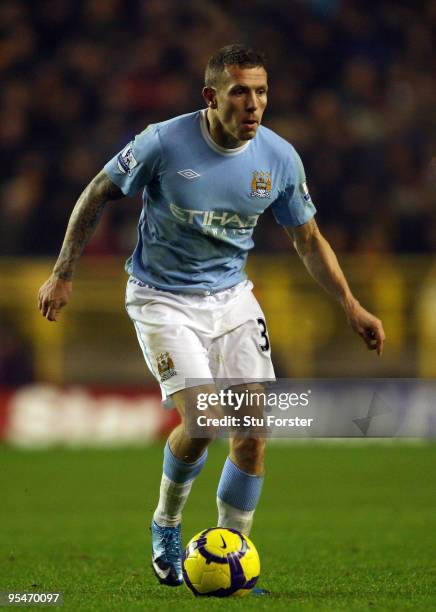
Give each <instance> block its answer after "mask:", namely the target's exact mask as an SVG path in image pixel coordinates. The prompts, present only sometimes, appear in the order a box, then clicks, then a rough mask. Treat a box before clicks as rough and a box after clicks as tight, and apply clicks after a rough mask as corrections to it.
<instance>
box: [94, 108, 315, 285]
mask: <svg viewBox="0 0 436 612" xmlns="http://www.w3.org/2000/svg"><path fill="white" fill-rule="evenodd" d="M104 169H105V172H106V173H107V174H108V176H109V177H110V178H111V180H112V181H113V182H114V183H115V184H116V185H118V187H120V189H121V190H122V191H123V193H124V194H125V195H130V196H132V195H134V194H136V193H138V192H139V191H140V190H143V209H142V212H141V216H140V220H139V227H138V243H137V245H136V248H135V250H134V252H133V255H132V257H130V258H129V259H128V260H127V263H126V270H127V272H128V273H129V274H131V275H132V276H134V277H136V278H137V279H139V280H141V281H142V282H144V283H145V284H147V285H150V286H152V287H156V288H157V289H161V290H165V291H173V292H177V293H198V294H209V293H214V292H216V291H221V290H222V289H227V288H229V287H232V286H233V285H236V284H237V283H239V282H241V281H242V280H244V279H245V278H246V274H245V271H244V268H245V263H246V260H247V254H248V251H249V250H250V249H251V248H252V247H253V246H254V243H253V238H252V236H253V229H254V227H255V226H256V223H257V220H258V218H259V216H260V215H261V214H262V213H263V212H264V210H265V209H266V208H268V206H271V207H272V211H273V213H274V216H275V218H276V220H277V221H278V223H280V224H282V225H289V226H292V227H295V226H298V225H302V224H303V223H306V222H307V221H309V219H311V218H312V217H313V215H314V214H315V207H314V205H313V203H312V201H311V199H310V195H309V192H308V190H307V186H306V178H305V174H304V168H303V164H302V162H301V159H300V157H299V156H298V154H297V152H296V151H295V149H294V148H293V147H292V146H291V145H290V144H289V143H288V142H286V141H285V140H283V139H282V138H280V136H278V135H277V134H275V133H274V132H272V131H271V130H269V129H267V128H265V127H263V126H260V127H259V128H258V131H257V134H256V136H255V138H253V139H252V140H249V141H247V142H246V143H244V144H243V145H242V146H241V147H239V148H237V149H224V148H222V147H220V146H219V145H217V144H216V143H215V142H214V141H213V140H212V138H211V137H210V134H209V131H208V128H207V119H206V110H202V111H197V112H195V113H190V114H188V115H182V116H180V117H176V118H174V119H171V120H169V121H163V122H162V123H156V124H153V125H150V126H148V128H147V129H146V130H144V131H143V132H141V134H139V135H138V136H136V138H135V139H134V140H133V141H132V142H131V143H130V144H128V145H127V146H126V147H125V148H124V149H123V150H122V151H121V152H120V153H119V154H118V155H117V156H116V157H114V158H113V159H112V160H111V161H109V162H108V163H107V164H106V165H105V167H104Z"/></svg>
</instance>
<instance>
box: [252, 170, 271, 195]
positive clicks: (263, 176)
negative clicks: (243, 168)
mask: <svg viewBox="0 0 436 612" xmlns="http://www.w3.org/2000/svg"><path fill="white" fill-rule="evenodd" d="M251 197H252V198H270V197H271V174H270V173H269V172H263V171H262V170H260V171H258V170H254V172H253V177H252V179H251Z"/></svg>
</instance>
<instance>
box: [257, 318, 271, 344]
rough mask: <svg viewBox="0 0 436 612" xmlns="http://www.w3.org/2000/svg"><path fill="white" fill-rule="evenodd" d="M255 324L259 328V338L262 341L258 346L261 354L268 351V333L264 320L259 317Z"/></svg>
mask: <svg viewBox="0 0 436 612" xmlns="http://www.w3.org/2000/svg"><path fill="white" fill-rule="evenodd" d="M257 324H258V325H259V327H260V337H261V338H262V340H263V343H262V344H259V347H260V349H261V350H262V351H263V352H266V351H269V338H268V332H267V331H266V323H265V319H262V318H261V317H259V318H258V319H257Z"/></svg>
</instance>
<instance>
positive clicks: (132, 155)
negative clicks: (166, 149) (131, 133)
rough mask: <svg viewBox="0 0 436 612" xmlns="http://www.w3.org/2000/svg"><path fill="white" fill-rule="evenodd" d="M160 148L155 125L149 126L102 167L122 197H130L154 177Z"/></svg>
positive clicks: (158, 162) (158, 161) (157, 167)
mask: <svg viewBox="0 0 436 612" xmlns="http://www.w3.org/2000/svg"><path fill="white" fill-rule="evenodd" d="M160 158H161V146H160V140H159V134H158V130H157V127H156V125H149V126H148V127H147V128H146V129H145V130H144V131H143V132H141V133H140V134H138V135H137V136H135V139H134V140H132V141H131V142H129V144H128V145H127V146H125V147H124V149H122V151H120V152H119V153H118V154H117V155H115V157H113V158H112V159H111V160H110V161H108V163H107V164H106V165H105V166H104V171H105V172H106V174H107V175H108V176H109V178H110V179H111V180H112V181H113V182H114V183H115V185H117V186H118V187H119V188H120V189H121V191H122V192H123V193H124V195H128V196H132V195H135V194H136V193H138V191H140V190H142V189H143V188H144V187H145V186H146V185H148V184H149V183H150V182H151V181H152V179H153V178H154V177H155V176H156V174H157V172H158V169H159V164H160Z"/></svg>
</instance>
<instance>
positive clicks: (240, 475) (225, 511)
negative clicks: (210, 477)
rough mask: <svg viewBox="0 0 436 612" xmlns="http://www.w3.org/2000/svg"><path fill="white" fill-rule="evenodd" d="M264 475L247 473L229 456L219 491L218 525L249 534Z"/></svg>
mask: <svg viewBox="0 0 436 612" xmlns="http://www.w3.org/2000/svg"><path fill="white" fill-rule="evenodd" d="M262 485H263V476H256V475H254V474H247V473H246V472H243V471H242V470H241V469H240V468H239V467H238V466H237V465H235V464H234V463H233V461H231V459H230V457H227V459H226V462H225V464H224V467H223V471H222V474H221V478H220V481H219V484H218V491H217V506H218V526H219V527H228V528H230V529H237V530H238V531H242V532H243V533H245V534H246V535H248V534H249V532H250V528H251V524H252V522H253V515H254V511H255V509H256V506H257V503H258V501H259V497H260V493H261V491H262Z"/></svg>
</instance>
